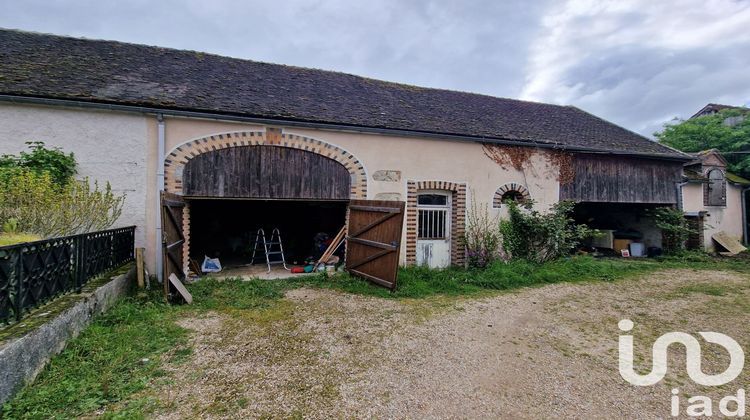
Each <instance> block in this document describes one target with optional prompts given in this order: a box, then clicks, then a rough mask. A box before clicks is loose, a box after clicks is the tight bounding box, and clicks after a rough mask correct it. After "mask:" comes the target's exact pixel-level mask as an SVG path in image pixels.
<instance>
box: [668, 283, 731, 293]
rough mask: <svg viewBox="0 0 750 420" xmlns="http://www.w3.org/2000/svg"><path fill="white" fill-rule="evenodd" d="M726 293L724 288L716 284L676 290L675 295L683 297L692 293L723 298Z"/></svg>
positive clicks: (695, 285) (697, 285)
mask: <svg viewBox="0 0 750 420" xmlns="http://www.w3.org/2000/svg"><path fill="white" fill-rule="evenodd" d="M727 292H728V290H727V288H726V287H724V286H719V285H716V284H694V285H691V286H684V287H680V288H679V289H677V293H678V294H680V295H683V296H685V295H689V294H693V293H703V294H704V295H709V296H724V295H726V294H727Z"/></svg>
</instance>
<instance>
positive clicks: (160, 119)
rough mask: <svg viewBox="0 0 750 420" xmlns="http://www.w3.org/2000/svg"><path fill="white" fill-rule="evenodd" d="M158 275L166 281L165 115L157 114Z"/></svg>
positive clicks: (155, 244) (160, 280) (156, 240)
mask: <svg viewBox="0 0 750 420" xmlns="http://www.w3.org/2000/svg"><path fill="white" fill-rule="evenodd" d="M156 139H157V140H156V145H157V146H156V148H157V150H156V213H155V215H156V239H155V241H154V242H155V243H154V246H155V248H154V249H155V250H156V276H157V278H158V279H159V283H161V282H163V281H164V260H163V258H164V256H163V255H162V250H161V248H162V240H163V238H162V235H163V233H162V226H161V192H162V191H164V148H165V141H164V115H162V114H156Z"/></svg>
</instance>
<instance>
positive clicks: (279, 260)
mask: <svg viewBox="0 0 750 420" xmlns="http://www.w3.org/2000/svg"><path fill="white" fill-rule="evenodd" d="M260 253H263V255H262V256H261V255H260ZM258 260H260V261H258ZM264 261H265V263H266V266H267V267H268V271H267V272H268V273H270V272H271V266H272V265H275V264H281V265H282V266H283V267H284V269H285V270H289V267H287V265H286V259H285V257H284V245H283V243H282V242H281V232H280V231H279V228H274V229H273V230H272V231H271V238H270V239H267V238H266V233H265V231H264V230H263V228H260V229H258V231H257V232H256V234H255V245H254V246H253V256H252V258H251V259H250V265H255V263H256V262H260V263H262V262H264Z"/></svg>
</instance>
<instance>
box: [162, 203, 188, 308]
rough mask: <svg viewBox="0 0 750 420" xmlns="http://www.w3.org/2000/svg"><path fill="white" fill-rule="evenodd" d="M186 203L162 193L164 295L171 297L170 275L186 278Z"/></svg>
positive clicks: (181, 278)
mask: <svg viewBox="0 0 750 420" xmlns="http://www.w3.org/2000/svg"><path fill="white" fill-rule="evenodd" d="M184 207H185V201H184V200H183V199H182V197H181V196H179V195H177V194H172V193H168V192H162V193H161V229H162V264H163V266H164V272H163V277H162V279H163V283H164V294H165V295H166V296H167V297H169V280H168V279H169V275H170V274H174V275H176V276H177V277H178V278H179V279H180V280H183V279H184V278H185V271H184V270H183V268H182V258H183V255H182V245H183V244H184V243H185V235H184V234H183V232H182V210H183V208H184Z"/></svg>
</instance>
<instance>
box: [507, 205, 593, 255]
mask: <svg viewBox="0 0 750 420" xmlns="http://www.w3.org/2000/svg"><path fill="white" fill-rule="evenodd" d="M506 204H507V206H508V215H509V217H508V219H507V220H503V221H501V222H500V232H501V234H502V242H503V250H504V251H505V252H506V253H507V254H508V256H509V257H510V258H511V259H522V260H527V261H531V262H535V263H543V262H546V261H551V260H555V259H557V258H560V257H562V256H565V255H568V254H570V251H571V250H573V249H574V248H575V247H576V246H577V245H578V244H579V243H580V241H581V240H583V239H585V238H588V237H591V236H593V235H595V234H596V231H595V230H593V229H590V228H589V227H588V226H586V225H582V224H580V225H579V224H575V223H574V221H573V219H571V218H570V213H571V212H572V211H573V206H574V203H572V202H570V201H560V202H559V203H556V204H555V205H554V206H552V208H551V209H550V211H549V212H547V213H541V212H539V211H537V210H535V209H534V208H533V205H534V203H533V201H527V202H524V203H521V204H519V203H516V202H514V201H508V202H506Z"/></svg>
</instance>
